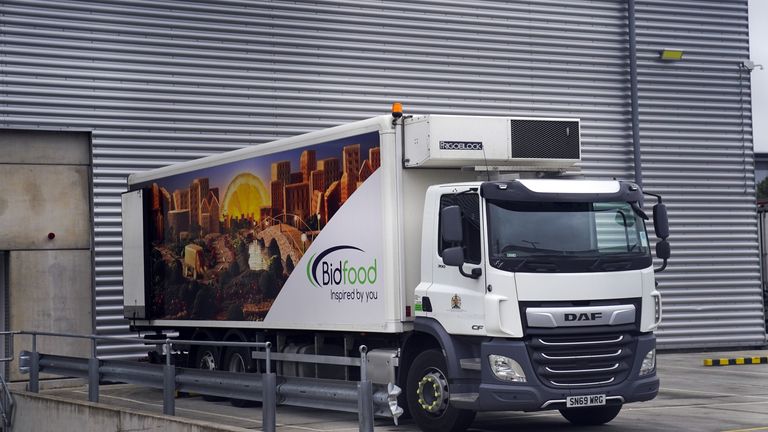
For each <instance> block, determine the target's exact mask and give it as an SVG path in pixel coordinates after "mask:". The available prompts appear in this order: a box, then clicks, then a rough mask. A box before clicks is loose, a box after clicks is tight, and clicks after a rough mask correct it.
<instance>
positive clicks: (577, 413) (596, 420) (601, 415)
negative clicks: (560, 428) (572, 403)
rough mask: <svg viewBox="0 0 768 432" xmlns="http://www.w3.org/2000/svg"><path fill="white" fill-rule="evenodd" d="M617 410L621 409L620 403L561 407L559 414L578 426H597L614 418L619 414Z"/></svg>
mask: <svg viewBox="0 0 768 432" xmlns="http://www.w3.org/2000/svg"><path fill="white" fill-rule="evenodd" d="M619 411H621V405H610V406H601V407H588V408H570V409H561V410H560V414H561V415H562V416H563V417H565V419H566V420H568V421H569V422H571V423H572V424H575V425H578V426H597V425H601V424H605V423H608V422H609V421H611V420H613V419H615V418H616V416H617V415H619Z"/></svg>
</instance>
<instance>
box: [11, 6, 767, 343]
mask: <svg viewBox="0 0 768 432" xmlns="http://www.w3.org/2000/svg"><path fill="white" fill-rule="evenodd" d="M645 3H646V2H644V3H643V4H645ZM691 3H693V4H694V6H697V7H690V8H689V7H682V6H681V8H682V9H685V10H686V11H689V10H690V11H691V13H692V15H691V16H690V18H689V19H688V20H687V21H686V20H685V19H684V18H680V19H681V20H683V22H685V23H686V25H688V26H690V27H691V28H694V27H695V28H698V27H696V26H695V24H696V20H697V17H700V16H703V15H706V13H705V12H706V10H709V9H712V8H714V9H713V10H715V12H718V11H720V9H718V8H719V6H717V5H718V3H717V2H703V1H695V2H691ZM742 3H743V5H742ZM710 6H711V7H710ZM742 6H743V7H742ZM655 8H658V6H655V5H654V4H653V3H652V2H647V7H645V6H644V9H642V13H643V14H645V15H644V18H643V19H648V20H649V21H653V22H655V21H658V23H656V24H653V25H652V26H648V27H642V25H644V24H643V23H642V22H641V23H639V24H640V25H641V26H640V28H639V29H638V31H639V32H641V33H642V34H641V36H642V37H643V40H642V44H643V45H642V46H641V50H642V55H643V56H644V57H643V59H641V60H642V63H641V70H640V72H641V78H642V86H641V107H642V108H643V109H644V110H645V111H643V118H642V120H643V121H644V122H648V123H649V124H651V125H652V126H651V127H650V128H646V127H645V125H641V128H642V132H643V134H644V135H643V139H644V140H645V139H646V138H647V139H648V140H649V144H652V146H650V147H649V148H648V149H647V150H646V151H644V155H643V156H644V160H646V161H647V163H648V168H647V169H648V177H649V179H648V184H649V186H651V187H652V188H655V189H659V190H662V189H663V188H667V187H669V186H670V185H672V184H675V185H676V187H678V186H679V187H685V186H686V185H687V183H686V184H682V183H680V184H678V183H674V182H672V180H674V179H676V178H678V177H679V176H680V173H681V172H686V173H687V172H689V171H687V170H686V171H682V170H679V169H678V167H677V165H676V163H677V158H682V159H683V162H681V163H685V164H687V165H686V167H688V166H691V170H690V172H691V173H692V175H694V174H695V175H699V176H700V175H703V174H702V173H704V172H705V171H706V169H707V166H708V165H709V161H708V160H705V159H701V158H700V157H699V156H698V155H700V154H702V152H704V154H706V152H707V151H709V150H706V149H710V150H712V151H714V152H715V154H717V156H718V158H722V161H721V162H718V163H717V164H715V165H714V169H715V171H716V172H717V173H718V174H717V175H714V174H713V175H712V177H711V179H710V182H712V183H714V185H713V186H712V188H710V189H707V190H706V191H703V192H702V193H701V194H700V195H699V196H700V197H701V198H702V202H706V201H707V200H709V201H710V202H711V203H712V205H713V206H714V208H716V209H718V210H716V211H717V212H718V215H719V214H720V213H721V212H724V213H727V212H728V210H727V209H725V208H724V207H726V206H727V205H728V204H729V203H734V202H738V203H739V205H740V206H741V207H739V209H738V211H736V212H734V213H733V214H732V215H730V213H729V216H728V217H725V216H723V217H724V218H725V219H727V220H728V221H734V222H735V223H737V224H738V225H739V226H743V227H744V228H743V230H742V231H743V238H741V240H740V242H741V243H740V245H739V249H738V250H739V251H741V252H740V253H742V254H743V255H744V256H747V257H749V256H751V255H750V254H751V253H753V252H754V254H755V256H756V253H757V243H756V237H755V239H754V240H749V239H748V238H747V237H749V235H750V233H752V232H753V231H754V217H753V216H752V215H751V213H749V209H747V207H746V200H745V199H742V200H740V201H739V200H736V201H734V200H731V196H732V195H733V194H732V192H733V191H732V190H731V189H732V183H733V181H735V180H732V179H731V178H730V177H728V176H729V175H731V176H732V175H734V174H733V173H730V174H729V173H727V172H726V171H725V170H728V169H733V170H734V172H736V173H741V174H743V172H744V165H749V164H750V162H748V161H747V158H749V160H750V161H751V155H748V156H745V157H744V158H739V157H737V156H738V155H735V154H734V153H733V151H732V150H733V148H734V145H735V144H734V142H735V141H733V142H732V141H731V139H736V138H737V137H736V138H734V137H735V135H734V136H732V135H733V134H730V135H729V139H728V140H723V141H722V142H723V144H722V145H721V146H719V147H717V146H715V147H709V146H708V147H706V148H705V147H702V148H701V149H699V148H698V147H696V146H695V144H696V142H697V141H696V140H697V139H698V138H697V137H698V136H699V135H700V134H699V133H698V132H697V131H696V130H695V128H691V127H690V125H694V126H696V125H698V123H696V122H695V121H694V120H695V118H696V115H698V114H697V113H698V112H699V111H707V110H709V109H710V108H708V107H709V105H706V104H707V103H709V102H712V103H714V104H715V105H714V106H717V107H720V108H724V109H726V110H727V114H725V115H721V116H718V117H717V118H716V119H714V118H713V117H710V118H709V119H708V120H707V121H706V123H705V124H703V125H702V126H704V127H706V128H712V127H714V125H721V124H722V125H723V127H727V126H728V125H730V124H731V123H728V122H729V121H733V119H734V118H737V117H738V116H737V114H738V106H736V105H734V102H733V100H732V98H731V96H733V94H734V93H733V92H734V89H738V88H739V87H738V84H737V83H738V81H737V78H736V76H735V75H733V74H732V73H731V74H730V75H729V76H727V77H714V76H713V74H715V73H716V71H720V70H722V69H718V67H725V63H723V61H722V60H718V59H720V58H721V57H723V56H726V55H727V56H728V57H729V58H730V57H733V56H734V53H732V52H731V51H729V50H730V49H731V48H730V47H731V46H734V47H736V51H738V52H745V51H746V49H747V42H746V39H744V38H742V35H746V1H743V2H739V3H736V7H734V8H732V9H733V12H734V17H733V18H728V19H729V20H730V21H728V22H726V23H722V24H720V25H719V26H716V25H715V24H714V23H713V24H712V26H711V27H708V26H707V27H704V28H703V29H699V30H697V32H696V33H695V34H693V36H690V37H688V38H687V39H686V41H690V43H691V44H694V46H696V47H697V49H701V50H702V51H705V49H704V48H706V51H707V52H708V53H707V54H706V56H705V57H706V59H704V60H697V61H696V62H695V63H694V64H695V65H701V64H704V65H705V66H704V67H705V68H707V72H706V73H704V74H703V75H702V73H701V71H699V69H700V68H699V67H698V66H693V67H689V66H685V67H683V66H681V67H679V68H678V67H673V68H672V69H669V68H668V70H671V71H672V73H671V74H670V75H669V76H666V77H665V73H664V72H663V71H662V70H661V67H660V66H659V65H657V64H656V63H655V62H654V61H653V60H652V58H651V57H652V52H653V50H654V49H656V48H657V47H656V46H655V43H656V42H655V41H654V39H653V38H658V37H659V36H658V35H661V37H662V38H663V37H666V36H668V35H672V34H675V35H676V34H677V33H678V32H675V28H674V25H670V24H668V23H665V22H664V21H661V18H663V17H661V16H660V14H659V15H655V14H654V12H653V9H655ZM2 9H3V10H2V15H3V16H2V20H0V31H1V34H0V37H2V41H0V42H1V43H2V54H0V62H1V65H2V68H3V71H2V90H1V91H2V97H3V102H2V105H0V112H1V113H2V114H1V115H2V118H1V120H0V121H1V123H0V124H2V126H3V127H19V128H57V129H67V128H78V129H82V128H87V129H92V130H93V158H94V160H93V166H94V199H95V203H94V205H95V230H96V233H95V238H96V245H95V248H96V295H97V298H96V311H97V323H96V327H97V331H98V332H99V333H103V334H126V333H127V326H126V323H125V322H124V321H123V320H122V319H121V316H122V310H121V290H122V287H121V271H122V268H121V257H120V241H121V240H120V206H119V194H120V193H121V192H122V191H123V190H125V188H126V182H125V178H126V175H127V174H128V173H130V172H133V171H138V170H145V169H149V168H154V167H159V166H163V165H167V164H170V163H174V162H178V161H183V160H188V159H191V158H196V157H200V156H205V155H208V154H211V153H215V152H220V151H225V150H231V149H235V148H240V147H242V146H245V145H253V144H259V143H263V142H267V141H270V140H273V139H275V138H277V137H281V136H289V135H295V134H298V133H301V132H306V131H311V130H315V129H319V128H323V127H327V126H331V125H336V124H341V123H345V122H348V121H351V120H356V119H361V118H365V117H369V116H372V115H377V114H381V113H384V112H387V110H388V109H389V104H390V103H391V102H392V101H394V100H400V101H403V102H404V103H405V106H406V110H407V111H409V112H411V113H428V112H431V113H451V114H456V113H464V114H483V115H541V116H577V117H580V118H582V121H583V122H582V128H583V139H584V159H585V161H584V163H583V168H584V170H585V172H586V173H587V174H588V175H589V176H592V177H603V178H605V177H617V178H632V172H633V171H632V169H633V166H632V150H631V144H630V143H631V139H630V138H631V128H630V125H629V103H628V98H629V85H628V66H627V64H628V61H627V51H628V49H627V46H628V45H627V22H626V6H625V4H624V3H623V2H618V1H610V0H605V1H554V0H541V1H534V2H523V1H513V2H501V1H496V2H493V1H474V2H473V1H458V0H455V1H454V0H442V1H437V0H430V1H419V2H411V3H408V2H388V1H387V2H383V1H376V2H374V1H371V2H358V1H354V0H338V1H331V0H328V1H300V2H293V1H290V2H289V1H285V2H282V1H269V2H252V1H211V2H207V3H206V2H191V1H144V0H124V1H116V0H115V1H95V0H94V1H64V2H62V1H18V0H4V1H3V6H2ZM699 10H704V11H705V12H699ZM638 11H639V12H640V11H641V7H640V5H638ZM694 12H696V13H694ZM657 16H658V17H659V18H658V19H657V18H655V17H657ZM683 16H684V17H685V16H687V15H683ZM646 17H647V18H646ZM742 21H743V22H742ZM673 24H674V23H673ZM721 27H722V28H721ZM639 34H640V33H639ZM699 35H703V37H702V38H701V39H697V38H696V36H699ZM721 35H725V36H722V38H723V40H724V41H721V40H720V39H718V38H717V37H718V36H721ZM744 37H745V36H744ZM713 48H716V50H715V52H712V51H711V49H713ZM702 55H703V54H702ZM718 65H720V66H718ZM680 69H683V70H682V71H681V70H680ZM686 70H690V72H689V74H681V72H685V71H686ZM654 71H655V72H654ZM731 72H732V71H731ZM689 75H692V76H694V77H695V78H696V79H701V80H702V81H701V83H700V84H697V86H698V87H697V86H691V88H690V91H688V92H686V97H688V98H690V99H691V100H692V101H699V102H700V104H701V105H706V106H698V105H695V102H691V103H692V104H693V105H692V106H691V108H690V112H689V113H688V114H686V117H685V118H686V121H688V123H687V125H689V127H686V128H683V129H676V128H672V129H670V128H669V127H668V125H666V126H665V124H664V122H663V121H662V120H663V117H664V116H665V115H666V114H665V113H663V112H661V113H660V112H658V111H656V110H661V109H663V107H669V106H674V105H675V104H674V103H672V102H673V101H670V100H666V101H665V99H664V98H663V97H655V96H654V95H657V94H659V93H663V92H660V91H658V90H653V88H654V86H662V87H663V86H669V85H670V84H669V83H667V81H669V80H671V82H672V83H684V82H686V81H687V80H688V79H690V78H691V76H689ZM711 81H715V82H718V83H719V84H718V88H720V87H722V88H724V89H725V91H726V96H723V95H721V94H720V92H719V91H718V92H717V94H713V92H712V91H710V90H711V88H710V87H708V86H707V85H706V83H708V82H711ZM702 86H703V87H702ZM744 89H745V91H746V94H745V95H744V98H745V100H746V101H747V102H746V103H748V87H744ZM643 97H646V98H647V99H648V101H647V102H644V101H643V99H642V98H643ZM723 97H725V98H726V99H727V100H722V101H721V99H722V98H723ZM686 100H687V99H686ZM651 109H652V110H654V111H649V110H651ZM681 115H683V114H681ZM724 121H725V122H726V123H727V124H723V123H722V122H724ZM747 121H748V120H747ZM708 131H711V129H708ZM747 134H748V130H747ZM680 135H683V136H684V138H683V140H687V141H686V142H687V143H688V145H690V150H686V152H681V153H678V152H676V151H675V149H676V147H674V146H676V145H677V142H676V141H675V142H674V143H673V146H672V147H669V146H670V144H669V143H670V140H671V139H672V138H671V137H673V136H680ZM705 135H708V134H705ZM651 137H655V138H654V139H653V141H650V139H651ZM673 141H674V140H673ZM694 141H696V142H694ZM725 141H727V143H726V142H725ZM718 142H720V141H718ZM685 149H689V147H685ZM667 155H669V156H670V157H669V159H665V158H666V157H667ZM683 177H684V176H683ZM685 180H686V181H688V180H689V178H685ZM745 182H746V184H747V188H748V189H750V190H751V188H752V186H751V185H752V183H750V182H752V179H751V177H750V178H748V179H746V181H745ZM665 192H666V190H665ZM669 192H670V193H671V194H672V195H675V196H676V197H670V198H671V199H672V200H671V201H670V202H671V203H674V204H673V210H674V211H675V215H674V216H673V222H674V223H677V224H679V225H683V224H684V227H682V226H677V227H676V228H675V230H674V231H673V233H674V235H675V236H679V237H681V240H680V241H682V239H685V240H684V241H685V243H682V244H681V243H677V240H676V243H675V244H676V246H675V252H676V255H677V256H680V257H681V258H680V260H681V261H680V262H679V263H678V262H673V263H672V265H671V270H670V272H669V274H670V277H669V278H667V279H665V281H675V284H676V285H675V288H672V289H673V290H676V291H671V294H670V296H671V298H670V300H669V302H668V304H669V305H670V307H672V308H673V309H671V310H670V314H672V313H674V312H677V311H679V308H681V307H683V306H685V304H686V302H691V304H690V305H689V306H690V307H691V308H696V307H698V306H700V305H701V303H700V302H699V300H698V297H696V296H695V295H694V294H693V292H694V291H695V290H697V289H701V288H699V286H698V285H697V284H698V283H699V282H700V281H706V280H711V279H712V277H711V275H710V277H706V278H700V277H698V276H697V275H696V274H692V273H693V272H692V271H691V270H692V265H691V264H689V263H688V261H690V260H691V259H694V261H695V260H696V259H697V258H695V257H697V256H701V257H702V258H698V259H707V260H721V259H722V256H721V255H720V254H717V256H715V257H711V258H710V257H709V255H708V254H707V252H706V251H705V250H704V249H703V247H702V245H703V244H705V243H706V241H705V240H700V238H701V239H704V238H707V237H708V236H711V235H713V234H715V233H722V232H723V229H724V227H725V225H720V226H718V227H715V228H714V231H713V229H712V228H708V226H709V224H706V223H705V224H702V223H701V222H702V221H706V220H709V219H711V217H706V216H703V215H701V214H700V213H702V212H704V211H705V209H702V207H701V205H699V206H697V207H695V208H688V207H682V206H681V205H680V204H677V203H681V202H684V200H685V199H686V196H683V194H682V193H681V192H680V189H674V190H670V191H669ZM678 198H679V199H678ZM682 211H685V212H687V213H686V214H687V216H683V213H681V212H682ZM710 211H711V210H710ZM725 219H724V220H725ZM725 223H729V222H725ZM686 233H692V234H686ZM684 234H685V235H686V236H685V237H684ZM718 235H721V234H718ZM722 235H725V234H722ZM697 236H698V237H697ZM729 238H730V237H729ZM753 250H754V251H753ZM728 256H734V257H739V256H741V255H728ZM683 257H685V258H683ZM690 257H694V258H690ZM683 259H685V260H686V261H683ZM755 265H756V264H753V263H752V261H751V260H750V261H749V262H748V263H746V264H744V265H742V266H740V267H734V268H732V267H728V268H727V269H726V268H724V267H726V266H725V265H723V266H722V267H723V268H722V269H720V270H716V272H718V275H719V276H718V277H719V278H720V279H719V280H722V285H717V286H714V287H712V289H711V290H710V291H708V292H709V293H710V294H711V296H716V289H718V288H720V289H722V291H723V292H722V293H721V297H722V298H721V301H720V303H722V302H725V301H726V300H725V299H727V298H730V297H733V296H738V297H749V298H752V297H753V296H754V295H753V285H755V284H757V281H758V278H757V276H756V275H755V274H754V272H755V268H756V267H755ZM729 274H733V275H734V276H733V278H734V279H735V280H738V283H737V284H735V285H727V283H726V275H729ZM758 288H759V287H758ZM729 290H734V291H729ZM686 299H687V300H686ZM676 305H677V306H676ZM675 307H677V308H678V309H674V308H675ZM756 310H758V308H757V307H756V306H752V307H751V309H750V313H751V314H753V315H754V313H755V311H756ZM695 316H696V315H695V314H689V315H688V316H687V317H683V318H676V317H674V315H673V316H672V317H671V318H670V323H671V325H673V326H674V325H677V324H678V323H690V325H691V326H692V327H691V328H694V327H696V326H698V325H699V323H701V322H706V321H707V319H706V318H702V319H696V318H695ZM751 320H752V318H750V322H749V324H748V325H743V326H741V327H739V328H742V329H745V330H748V331H749V332H750V334H751V335H752V337H750V340H756V339H757V337H758V334H759V331H758V329H757V328H756V327H755V326H754V325H753V324H752V321H751ZM685 325H687V324H684V326H683V327H685ZM677 328H679V327H670V328H669V330H668V329H667V328H666V327H665V329H664V330H663V331H662V332H661V333H660V334H661V335H662V336H663V337H664V338H667V337H670V338H674V339H670V340H674V341H675V343H677V341H678V339H677V338H678V335H679V334H680V333H679V330H675V329H677ZM734 328H736V327H734ZM710 330H711V331H710ZM716 330H717V326H715V327H711V326H710V327H708V328H706V329H705V333H706V332H708V333H706V334H707V335H709V336H711V337H715V335H716V334H718V333H716ZM725 340H726V339H723V341H725ZM101 351H102V355H122V354H125V353H127V352H130V351H131V349H130V348H129V347H126V346H103V347H102V348H101ZM134 352H135V351H134Z"/></svg>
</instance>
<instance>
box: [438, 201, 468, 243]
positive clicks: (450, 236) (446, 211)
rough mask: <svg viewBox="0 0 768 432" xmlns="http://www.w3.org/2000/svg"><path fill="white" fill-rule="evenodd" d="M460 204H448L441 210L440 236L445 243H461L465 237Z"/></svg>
mask: <svg viewBox="0 0 768 432" xmlns="http://www.w3.org/2000/svg"><path fill="white" fill-rule="evenodd" d="M462 231H463V230H462V225H461V209H460V208H459V206H448V207H445V208H443V209H442V210H440V237H441V238H442V239H443V242H444V243H460V242H461V241H462V240H463V239H464V233H463V232H462Z"/></svg>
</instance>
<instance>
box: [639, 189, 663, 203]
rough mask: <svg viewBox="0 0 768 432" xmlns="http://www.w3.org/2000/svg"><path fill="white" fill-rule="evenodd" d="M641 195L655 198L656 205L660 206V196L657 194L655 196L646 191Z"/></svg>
mask: <svg viewBox="0 0 768 432" xmlns="http://www.w3.org/2000/svg"><path fill="white" fill-rule="evenodd" d="M643 195H648V196H652V197H654V198H656V203H657V204H661V195H658V194H655V193H650V192H646V191H643Z"/></svg>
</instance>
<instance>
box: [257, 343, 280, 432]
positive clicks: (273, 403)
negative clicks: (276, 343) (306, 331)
mask: <svg viewBox="0 0 768 432" xmlns="http://www.w3.org/2000/svg"><path fill="white" fill-rule="evenodd" d="M265 351H266V360H267V369H266V372H265V373H264V374H263V375H262V376H261V392H262V394H261V427H262V429H263V430H264V432H275V428H276V427H277V419H276V411H277V376H276V375H275V374H274V373H272V366H271V365H270V363H271V362H272V359H271V358H270V352H271V351H272V343H271V342H267V343H266V345H265Z"/></svg>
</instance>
